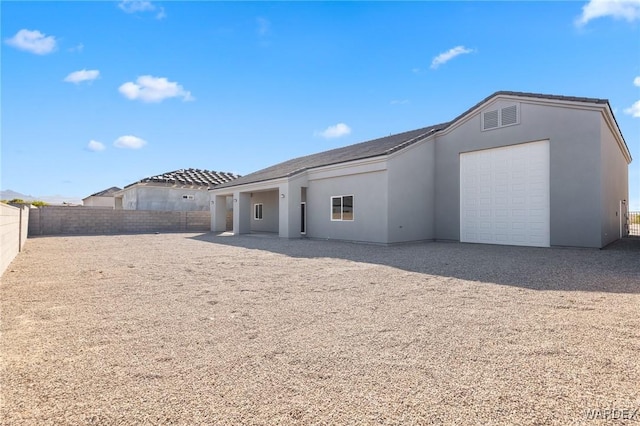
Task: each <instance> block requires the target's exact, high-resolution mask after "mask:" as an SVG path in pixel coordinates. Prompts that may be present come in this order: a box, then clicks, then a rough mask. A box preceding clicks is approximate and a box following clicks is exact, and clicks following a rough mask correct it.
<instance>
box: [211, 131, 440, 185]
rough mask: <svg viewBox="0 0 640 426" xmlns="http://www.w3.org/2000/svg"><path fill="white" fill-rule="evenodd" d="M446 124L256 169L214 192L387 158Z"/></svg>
mask: <svg viewBox="0 0 640 426" xmlns="http://www.w3.org/2000/svg"><path fill="white" fill-rule="evenodd" d="M448 124H449V123H443V124H437V125H435V126H429V127H424V128H422V129H417V130H411V131H409V132H404V133H398V134H396V135H391V136H387V137H384V138H379V139H373V140H370V141H367V142H361V143H358V144H355V145H349V146H345V147H342V148H336V149H332V150H330V151H324V152H319V153H317V154H311V155H307V156H304V157H298V158H294V159H293V160H288V161H285V162H283V163H280V164H276V165H274V166H271V167H267V168H266V169H262V170H258V171H257V172H254V173H251V174H248V175H246V176H243V177H241V178H238V179H236V180H234V181H233V182H229V183H226V184H223V185H220V186H219V187H216V189H217V188H226V187H230V186H237V185H243V184H247V183H255V182H263V181H266V180H272V179H278V178H283V177H290V176H294V175H297V174H298V173H302V172H304V171H305V170H309V169H313V168H316V167H322V166H329V165H331V164H338V163H344V162H347V161H353V160H362V159H365V158H372V157H379V156H381V155H388V154H391V153H392V152H395V151H397V150H399V149H402V148H404V147H405V146H409V145H411V144H412V143H414V142H417V141H419V140H420V139H423V138H424V137H426V136H428V135H430V134H432V133H434V132H436V131H437V130H441V129H444V128H445V127H446V126H447V125H448Z"/></svg>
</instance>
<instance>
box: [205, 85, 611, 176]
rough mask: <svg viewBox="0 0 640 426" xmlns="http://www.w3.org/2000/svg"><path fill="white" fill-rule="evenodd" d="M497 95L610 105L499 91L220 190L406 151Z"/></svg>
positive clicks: (570, 98) (268, 170)
mask: <svg viewBox="0 0 640 426" xmlns="http://www.w3.org/2000/svg"><path fill="white" fill-rule="evenodd" d="M497 96H518V97H523V98H538V99H549V100H559V101H569V102H585V103H591V104H607V105H608V104H609V101H608V100H607V99H597V98H583V97H575V96H560V95H545V94H540V93H526V92H510V91H499V92H495V93H493V94H492V95H491V96H487V97H486V98H485V99H483V100H482V101H480V102H478V103H477V104H476V105H474V106H473V107H471V108H469V109H468V110H467V111H465V112H463V113H462V114H460V115H459V116H457V117H456V118H454V119H453V120H451V121H449V122H447V123H441V124H436V125H433V126H429V127H423V128H421V129H417V130H411V131H408V132H404V133H398V134H396V135H391V136H387V137H383V138H379V139H373V140H370V141H367V142H361V143H358V144H355V145H349V146H345V147H342V148H337V149H332V150H330V151H324V152H319V153H317V154H311V155H307V156H304V157H299V158H294V159H293V160H288V161H285V162H282V163H279V164H276V165H273V166H271V167H267V168H266V169H262V170H258V171H257V172H253V173H250V174H248V175H246V176H243V177H241V178H238V179H235V180H234V181H233V182H227V183H224V184H222V185H220V186H218V187H216V188H227V187H233V186H238V185H243V184H248V183H256V182H264V181H267V180H272V179H278V178H284V177H290V176H294V175H296V174H298V173H301V172H303V171H305V170H309V169H312V168H315V167H322V166H328V165H331V164H338V163H344V162H347V161H353V160H362V159H366V158H371V157H378V156H381V155H388V154H391V153H392V152H395V151H398V150H400V149H402V148H405V147H407V146H409V145H411V144H412V143H415V142H418V141H419V140H421V139H423V138H424V137H426V136H429V135H430V134H432V133H435V132H438V131H441V130H444V129H446V128H447V127H449V126H450V125H451V124H452V123H454V122H456V121H458V120H460V119H462V118H463V117H465V116H466V115H467V114H469V113H471V112H472V111H474V110H475V109H476V108H478V107H480V106H481V105H482V104H484V103H485V102H487V101H489V100H491V99H492V98H495V97H497Z"/></svg>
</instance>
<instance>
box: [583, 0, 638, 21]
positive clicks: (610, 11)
mask: <svg viewBox="0 0 640 426" xmlns="http://www.w3.org/2000/svg"><path fill="white" fill-rule="evenodd" d="M606 16H610V17H612V18H614V19H626V20H627V21H629V22H633V21H635V20H637V19H640V0H591V1H589V3H587V4H586V5H584V6H583V7H582V15H580V17H579V18H577V19H576V21H575V23H576V25H577V26H583V25H586V24H587V23H588V22H589V21H591V20H592V19H597V18H604V17H606Z"/></svg>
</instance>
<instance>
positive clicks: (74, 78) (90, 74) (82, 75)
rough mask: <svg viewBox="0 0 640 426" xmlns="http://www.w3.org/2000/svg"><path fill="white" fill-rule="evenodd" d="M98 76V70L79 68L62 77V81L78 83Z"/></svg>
mask: <svg viewBox="0 0 640 426" xmlns="http://www.w3.org/2000/svg"><path fill="white" fill-rule="evenodd" d="M99 76H100V71H98V70H80V71H74V72H72V73H71V74H69V75H68V76H66V77H65V78H64V81H66V82H68V83H75V84H79V83H82V82H83V81H92V80H95V79H96V78H98V77H99Z"/></svg>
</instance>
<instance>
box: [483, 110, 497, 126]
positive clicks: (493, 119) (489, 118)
mask: <svg viewBox="0 0 640 426" xmlns="http://www.w3.org/2000/svg"><path fill="white" fill-rule="evenodd" d="M482 119H483V120H482V130H488V129H495V128H496V127H498V110H497V109H496V110H495V111H487V112H485V113H484V114H482Z"/></svg>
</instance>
